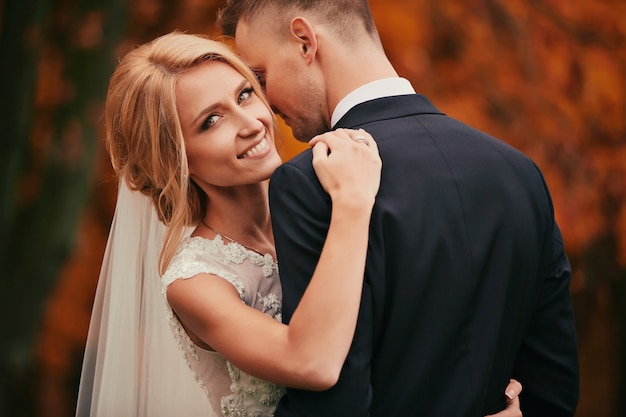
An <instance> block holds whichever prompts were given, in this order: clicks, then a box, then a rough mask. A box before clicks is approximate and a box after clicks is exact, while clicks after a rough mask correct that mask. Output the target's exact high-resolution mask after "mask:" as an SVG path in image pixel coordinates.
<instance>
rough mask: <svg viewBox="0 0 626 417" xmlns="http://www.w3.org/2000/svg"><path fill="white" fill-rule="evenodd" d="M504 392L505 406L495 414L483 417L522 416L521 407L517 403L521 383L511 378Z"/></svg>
mask: <svg viewBox="0 0 626 417" xmlns="http://www.w3.org/2000/svg"><path fill="white" fill-rule="evenodd" d="M504 392H505V395H506V397H507V400H506V408H505V409H504V410H502V411H500V412H499V413H497V414H490V415H488V416H485V417H522V409H521V408H520V404H519V395H520V393H521V392H522V384H520V383H519V382H518V381H516V380H514V379H511V380H510V381H509V385H507V387H506V389H505V390H504Z"/></svg>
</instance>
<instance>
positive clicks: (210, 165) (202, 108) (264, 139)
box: [176, 61, 281, 187]
mask: <svg viewBox="0 0 626 417" xmlns="http://www.w3.org/2000/svg"><path fill="white" fill-rule="evenodd" d="M176 107H177V110H178V117H179V119H180V124H181V128H182V132H183V137H184V139H185V147H186V149H187V159H188V161H189V172H190V175H191V177H192V178H193V179H194V181H196V182H197V183H198V185H200V186H203V185H213V186H218V187H230V186H237V185H245V184H253V183H257V182H260V181H263V180H266V179H267V178H269V176H270V175H271V174H272V172H274V170H275V169H276V168H277V167H278V165H280V163H281V160H280V156H279V155H278V152H277V151H276V147H275V144H274V130H273V118H272V114H271V112H270V110H269V109H268V108H267V107H266V106H265V105H264V104H263V102H262V101H261V100H260V99H259V97H258V96H257V95H256V93H255V91H254V90H253V88H252V85H251V84H250V82H249V81H248V80H247V79H246V78H244V77H243V75H241V74H240V73H239V72H238V71H237V70H235V69H234V68H233V67H231V66H230V65H228V64H226V63H224V62H221V61H207V62H204V63H202V64H200V65H198V66H197V67H194V68H192V69H191V70H189V71H187V72H185V73H184V74H182V75H181V76H180V78H179V79H178V81H177V84H176Z"/></svg>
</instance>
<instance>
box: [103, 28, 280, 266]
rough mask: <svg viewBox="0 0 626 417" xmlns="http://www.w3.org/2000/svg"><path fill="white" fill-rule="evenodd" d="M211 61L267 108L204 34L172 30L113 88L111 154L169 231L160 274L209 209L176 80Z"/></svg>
mask: <svg viewBox="0 0 626 417" xmlns="http://www.w3.org/2000/svg"><path fill="white" fill-rule="evenodd" d="M209 60H219V61H222V62H224V63H227V64H228V65H230V66H232V67H233V68H234V69H236V70H237V71H239V72H240V73H241V74H242V75H243V76H244V77H245V78H246V79H247V80H248V81H250V83H251V84H252V87H253V88H254V90H255V91H256V92H257V93H258V95H259V97H260V98H261V100H262V101H263V102H264V103H265V105H266V106H267V107H268V110H269V109H270V107H269V104H268V102H267V100H266V99H265V97H264V96H263V95H262V93H261V91H262V90H261V86H260V85H259V82H258V80H257V78H256V77H255V75H254V73H253V72H252V71H251V70H250V68H249V67H248V66H247V65H246V64H245V63H244V62H243V61H242V60H241V59H240V58H239V56H238V55H237V54H236V53H235V52H234V51H233V50H232V49H231V48H230V47H229V46H227V45H226V44H224V43H222V42H219V41H216V40H211V39H209V38H207V37H204V36H202V35H190V34H184V33H180V32H172V33H169V34H167V35H164V36H161V37H159V38H157V39H155V40H153V41H152V42H149V43H147V44H144V45H142V46H139V47H137V48H135V49H134V50H132V51H130V52H129V53H128V54H127V55H126V56H124V58H122V60H121V61H120V63H119V64H118V66H117V68H116V70H115V72H114V73H113V75H112V77H111V80H110V82H109V89H108V92H107V99H106V106H105V123H106V144H107V149H108V151H109V154H110V156H111V163H112V165H113V168H114V169H115V172H116V173H117V175H118V176H119V178H120V180H123V181H126V183H127V184H128V187H129V188H130V189H131V190H135V191H140V192H141V193H143V194H144V195H146V196H148V197H150V198H151V199H152V201H153V203H154V206H155V208H156V211H157V213H158V216H159V219H160V220H161V222H163V223H164V224H165V225H166V226H167V228H166V232H165V237H164V242H163V248H162V249H161V254H160V257H159V271H160V273H161V274H163V273H164V272H165V270H166V269H167V267H168V265H169V264H170V262H171V260H172V258H173V256H174V254H175V253H176V249H177V247H178V244H179V243H180V241H181V239H182V237H183V235H184V231H185V228H186V227H188V226H193V225H195V224H197V223H198V222H199V221H200V220H201V218H202V216H203V215H204V212H205V210H206V204H207V201H206V196H205V195H204V193H203V192H202V190H201V189H200V188H199V187H197V186H196V185H195V183H193V182H192V181H191V180H190V179H189V169H188V163H187V154H186V151H185V142H184V139H183V135H182V130H181V127H180V120H179V119H178V113H177V110H176V82H177V80H178V77H179V76H180V75H181V74H182V73H184V72H185V71H186V70H188V69H190V68H193V67H195V66H196V65H199V64H201V63H203V62H206V61H209ZM214 82H215V83H219V82H220V80H217V79H216V80H214Z"/></svg>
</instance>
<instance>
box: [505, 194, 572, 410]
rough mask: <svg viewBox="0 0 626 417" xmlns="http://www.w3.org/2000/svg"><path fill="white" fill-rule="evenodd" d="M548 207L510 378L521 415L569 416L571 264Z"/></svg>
mask: <svg viewBox="0 0 626 417" xmlns="http://www.w3.org/2000/svg"><path fill="white" fill-rule="evenodd" d="M544 186H545V183H544ZM546 192H547V188H546ZM548 199H549V194H548ZM550 209H551V212H550V216H551V217H550V221H549V223H548V224H549V225H550V227H549V228H548V232H547V233H546V236H547V237H546V242H545V245H544V254H543V259H544V261H543V262H542V265H543V269H542V270H541V271H540V273H541V276H540V278H541V282H542V284H541V286H540V293H539V301H538V304H537V306H536V308H535V312H534V315H533V317H532V318H531V322H530V326H529V329H528V331H527V332H526V334H525V337H524V340H523V342H522V345H521V348H520V351H519V354H518V357H517V360H516V364H515V369H514V375H513V377H514V378H516V379H518V380H519V381H520V382H521V383H522V385H523V387H524V388H523V391H522V394H521V396H520V402H521V407H522V412H523V414H524V416H525V417H535V416H537V417H539V416H553V417H560V416H563V417H565V416H573V415H574V411H575V409H576V404H577V402H578V394H579V368H578V347H577V346H578V345H577V339H576V325H575V321H574V312H573V306H572V299H571V294H570V279H571V266H570V263H569V260H568V259H567V256H566V254H565V250H564V247H563V238H562V236H561V231H560V230H559V227H558V225H557V224H556V222H555V221H554V215H553V211H552V204H551V202H550Z"/></svg>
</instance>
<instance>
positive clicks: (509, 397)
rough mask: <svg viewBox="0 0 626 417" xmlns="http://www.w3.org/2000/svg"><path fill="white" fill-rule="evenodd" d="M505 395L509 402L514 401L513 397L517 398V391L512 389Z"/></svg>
mask: <svg viewBox="0 0 626 417" xmlns="http://www.w3.org/2000/svg"><path fill="white" fill-rule="evenodd" d="M505 395H506V396H507V398H508V399H509V400H512V399H513V397H515V391H514V390H512V389H510V390H508V391H507V392H506V393H505Z"/></svg>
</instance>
